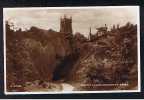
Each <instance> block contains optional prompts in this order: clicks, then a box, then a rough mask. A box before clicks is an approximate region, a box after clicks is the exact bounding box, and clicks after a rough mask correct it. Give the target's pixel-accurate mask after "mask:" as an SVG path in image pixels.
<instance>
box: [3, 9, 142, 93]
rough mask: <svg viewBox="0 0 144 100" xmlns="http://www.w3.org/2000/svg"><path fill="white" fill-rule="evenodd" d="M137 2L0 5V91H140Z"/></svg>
mask: <svg viewBox="0 0 144 100" xmlns="http://www.w3.org/2000/svg"><path fill="white" fill-rule="evenodd" d="M139 17H140V15H139V6H88V7H19V8H3V30H4V90H5V94H7V95H9V94H10V95H15V94H71V93H121V92H140V21H139Z"/></svg>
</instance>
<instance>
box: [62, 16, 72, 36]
mask: <svg viewBox="0 0 144 100" xmlns="http://www.w3.org/2000/svg"><path fill="white" fill-rule="evenodd" d="M60 32H61V33H66V34H72V17H70V18H67V17H66V15H64V17H63V18H61V19H60Z"/></svg>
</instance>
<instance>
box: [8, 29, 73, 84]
mask: <svg viewBox="0 0 144 100" xmlns="http://www.w3.org/2000/svg"><path fill="white" fill-rule="evenodd" d="M6 34H7V38H8V39H9V40H8V39H7V73H8V74H7V78H8V79H7V80H8V84H7V85H8V86H10V84H11V83H17V84H22V83H24V82H25V81H33V80H43V81H52V79H53V77H54V76H53V75H54V71H55V70H56V69H57V67H58V66H59V65H60V64H61V63H62V61H64V60H65V59H66V58H69V57H71V55H72V53H73V49H72V47H71V44H70V41H69V39H67V37H66V36H65V33H60V32H56V31H53V30H52V29H49V30H42V29H39V28H36V27H32V28H31V29H30V30H27V31H16V32H14V31H12V30H10V31H7V33H6ZM58 69H59V68H58ZM61 71H62V70H61Z"/></svg>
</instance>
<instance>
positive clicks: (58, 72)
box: [52, 54, 78, 81]
mask: <svg viewBox="0 0 144 100" xmlns="http://www.w3.org/2000/svg"><path fill="white" fill-rule="evenodd" d="M77 59H78V55H77V54H71V55H69V56H67V57H65V58H64V59H63V60H62V61H61V63H60V64H59V65H58V66H57V67H56V69H55V71H54V72H53V79H52V80H53V81H59V80H63V81H68V80H70V79H69V76H70V73H71V70H72V69H73V66H74V64H75V62H76V61H77Z"/></svg>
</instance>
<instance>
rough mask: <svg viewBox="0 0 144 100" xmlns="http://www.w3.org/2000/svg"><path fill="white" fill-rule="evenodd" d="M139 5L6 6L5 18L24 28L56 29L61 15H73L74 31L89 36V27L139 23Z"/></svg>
mask: <svg viewBox="0 0 144 100" xmlns="http://www.w3.org/2000/svg"><path fill="white" fill-rule="evenodd" d="M137 8H138V7H117V8H114V7H98V8H97V7H95V8H94V7H93V8H88V9H87V8H84V9H80V8H74V9H71V8H60V9H57V8H56V9H55V8H50V9H49V8H40V9H38V8H36V9H35V8H32V9H31V8H16V9H12V8H5V9H4V18H5V20H9V21H11V22H14V24H15V26H17V27H21V28H22V29H25V28H29V27H31V26H37V27H39V28H42V29H50V28H52V29H53V30H55V31H59V30H60V29H59V28H60V17H61V16H63V15H64V14H65V15H67V16H68V17H69V16H72V20H73V21H72V22H73V23H72V26H73V32H74V33H75V32H80V33H82V34H84V35H85V36H87V34H88V33H89V27H92V32H93V33H95V32H96V29H95V28H97V27H101V26H104V24H107V26H108V27H111V26H112V25H113V24H120V25H124V24H126V23H127V22H128V21H129V22H131V23H133V24H137V17H138V15H137V11H138V9H137Z"/></svg>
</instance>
